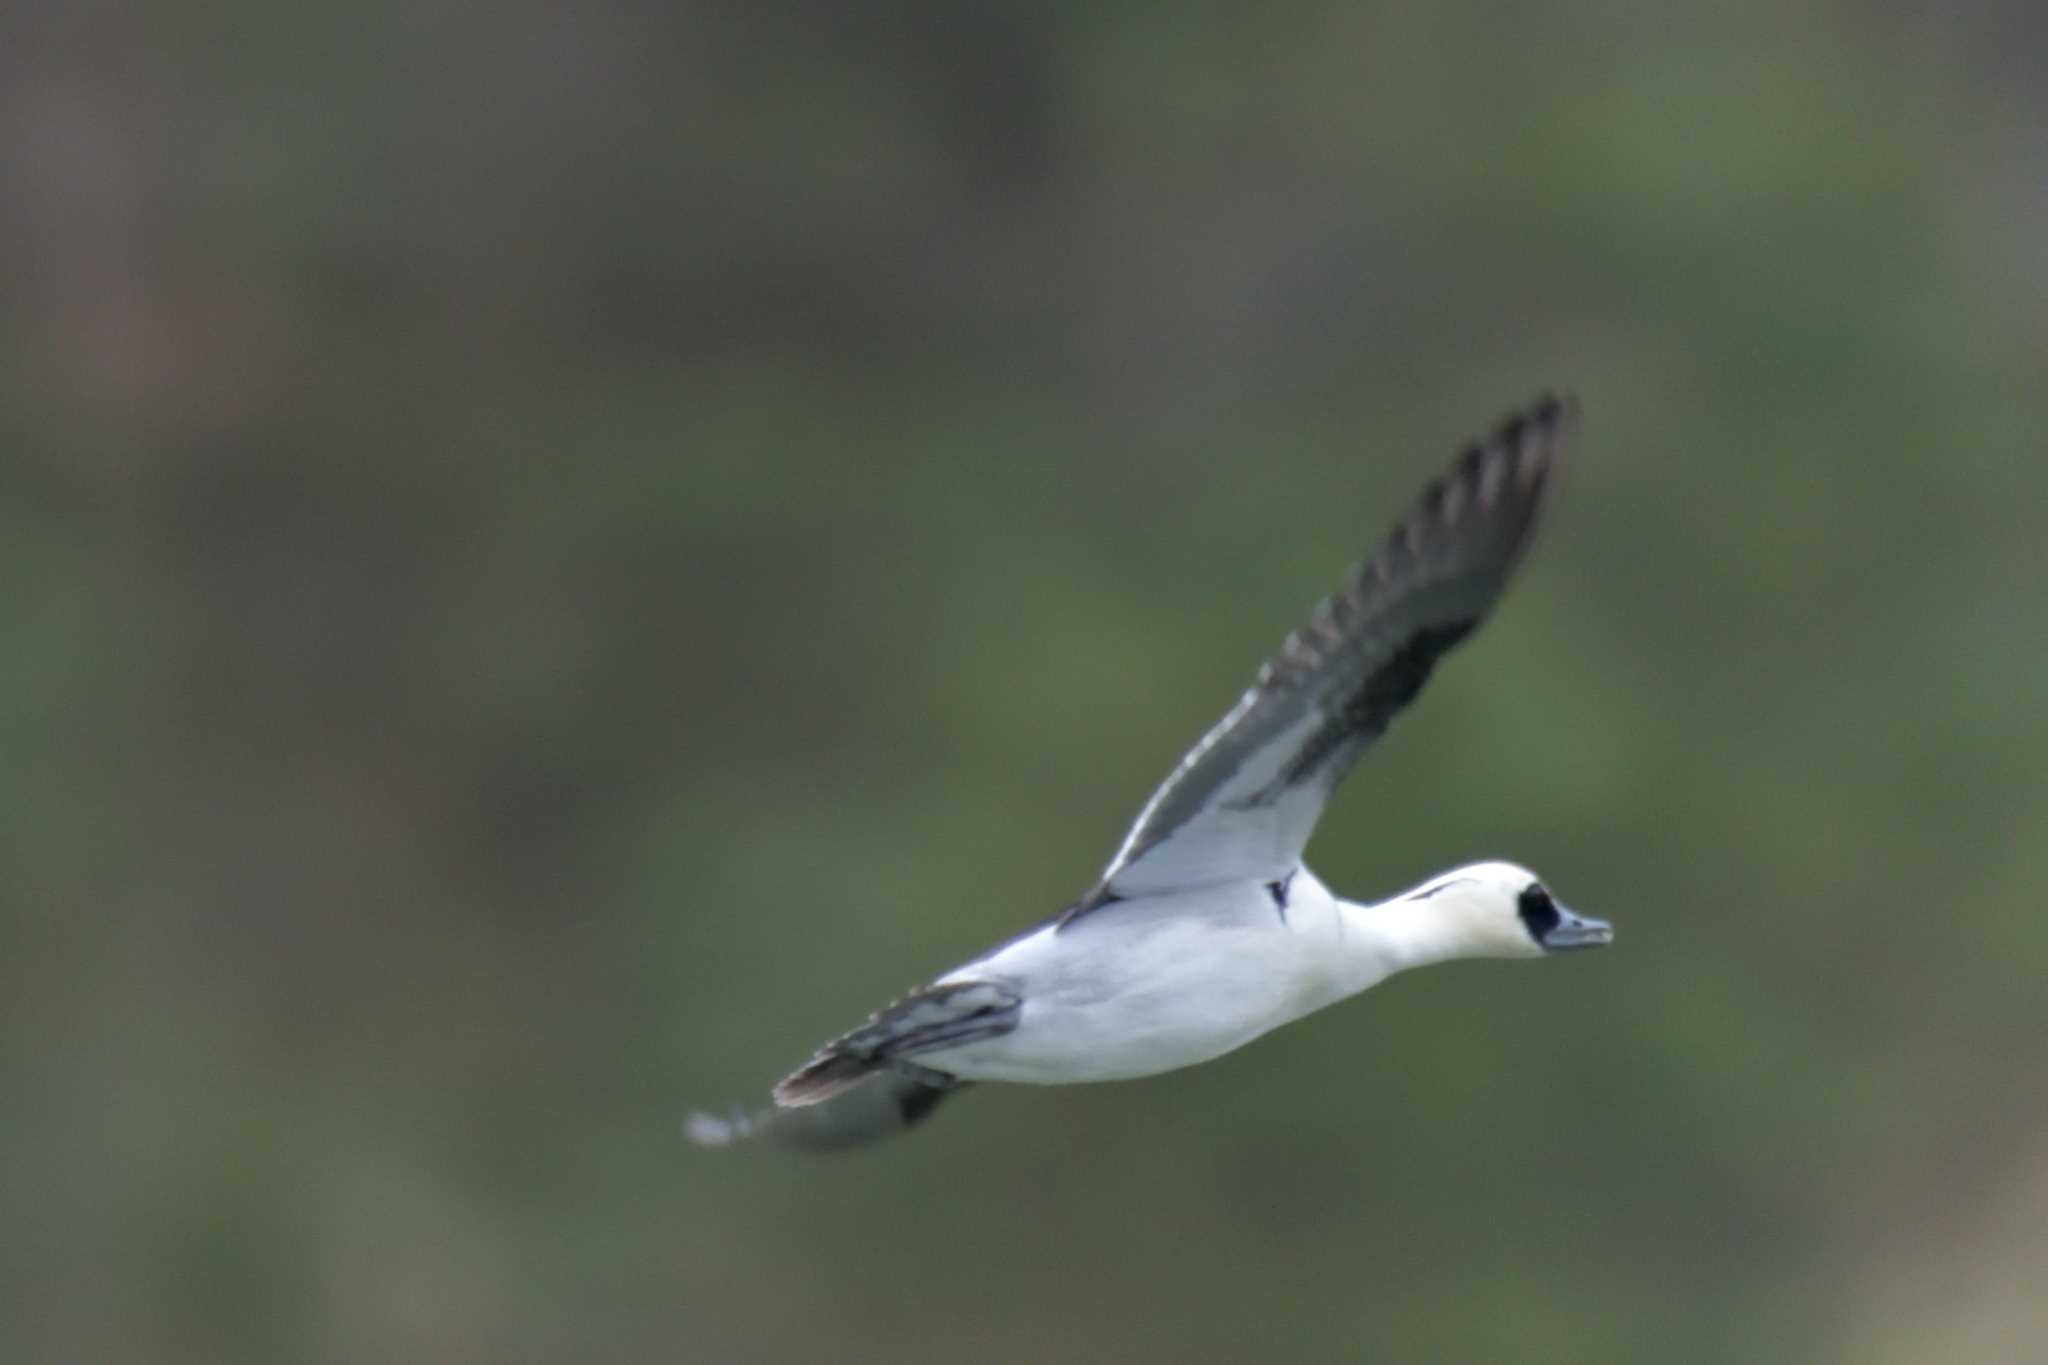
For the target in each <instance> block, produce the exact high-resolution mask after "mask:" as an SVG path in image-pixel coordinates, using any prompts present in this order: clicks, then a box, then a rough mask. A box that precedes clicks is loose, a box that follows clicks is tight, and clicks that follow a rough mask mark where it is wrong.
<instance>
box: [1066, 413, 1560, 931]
mask: <svg viewBox="0 0 2048 1365" xmlns="http://www.w3.org/2000/svg"><path fill="white" fill-rule="evenodd" d="M1577 412H1578V409H1577V405H1576V404H1575V403H1574V402H1573V401H1572V400H1571V399H1570V398H1569V397H1561V396H1545V397H1544V398H1542V399H1540V400H1538V401H1537V402H1536V403H1534V404H1532V405H1530V406H1529V407H1528V408H1527V409H1525V410H1524V411H1522V412H1518V413H1516V414H1514V415H1513V416H1511V417H1509V418H1507V419H1506V420H1505V421H1503V422H1501V423H1500V424H1499V425H1498V426H1497V427H1495V428H1494V430H1493V433H1492V434H1491V435H1490V436H1488V437H1487V438H1486V439H1485V440H1484V441H1481V442H1479V443H1476V444H1474V445H1472V446H1470V447H1468V448H1467V449H1466V450H1465V452H1464V453H1463V454H1462V455H1460V456H1459V457H1458V460H1457V462H1456V463H1455V464H1453V465H1452V466H1451V468H1450V469H1449V470H1448V471H1446V472H1445V473H1444V474H1443V475H1441V476H1440V477H1438V478H1437V479H1435V480H1434V481H1432V482H1431V483H1430V485H1429V486H1428V487H1427V488H1425V489H1424V490H1423V491H1422V496H1421V497H1419V498H1417V499H1416V501H1415V504H1414V506H1412V507H1411V508H1410V509H1409V511H1408V514H1407V516H1405V517H1404V518H1402V520H1401V521H1400V522H1399V523H1397V524H1396V525H1395V527H1394V529H1393V531H1392V532H1391V533H1389V534H1388V536H1387V538H1386V540H1385V541H1383V542H1382V543H1381V545H1380V547H1379V549H1378V550H1377V551H1376V552H1374V554H1373V555H1372V556H1371V557H1370V558H1369V559H1367V560H1365V561H1364V562H1363V563H1361V564H1359V565H1358V566H1357V567H1356V568H1354V569H1353V570H1352V571H1351V572H1350V574H1348V575H1347V576H1346V577H1345V579H1344V582H1343V583H1342V584H1341V585H1340V586H1339V587H1338V589H1337V591H1335V592H1334V593H1332V594H1331V595H1330V596H1328V597H1326V598H1324V599H1323V601H1322V602H1321V603H1320V604H1319V605H1318V606H1317V607H1316V609H1315V611H1314V612H1313V613H1312V614H1311V615H1310V617H1309V621H1308V624H1307V625H1306V626H1303V627H1302V628H1301V629H1300V630H1297V631H1295V632H1294V633H1293V634H1292V635H1290V636H1288V637H1287V640H1286V642H1285V643H1284V644H1282V645H1281V646H1280V652H1279V653H1278V654H1277V655H1275V656H1274V657H1273V658H1272V659H1271V660H1270V661H1268V662H1267V664H1266V665H1265V667H1264V668H1262V669H1260V670H1259V676H1258V679H1257V681H1255V682H1254V683H1253V684H1252V686H1251V689H1250V690H1249V691H1247V692H1246V693H1245V694H1244V696H1243V697H1242V698H1241V699H1240V700H1239V701H1238V703H1237V705H1236V706H1234V707H1232V708H1231V711H1230V714H1228V715H1226V716H1225V717H1224V718H1223V719H1222V720H1221V721H1219V722H1217V724H1216V726H1215V728H1214V729H1212V730H1210V731H1209V733H1208V734H1206V735H1204V736H1202V739H1201V742H1200V743H1198V744H1196V745H1195V747H1194V748H1193V749H1191V750H1189V751H1188V754H1187V757H1185V758H1183V759H1182V760H1181V761H1180V765H1179V766H1178V767H1176V768H1175V769H1174V770H1173V772H1172V773H1171V774H1170V775H1169V776H1168V777H1167V779H1166V781H1165V782H1163V783H1161V784H1160V787H1159V790H1158V791H1156V792H1154V793H1153V794H1152V799H1151V800H1150V801H1148V802H1146V803H1145V809H1144V810H1143V811H1141V812H1140V813H1139V815H1138V819H1137V822H1136V823H1135V824H1134V825H1132V826H1131V831H1130V833H1129V834H1128V835H1126V836H1125V838H1124V842H1123V847H1122V848H1120V849H1118V850H1117V854H1116V857H1114V858H1113V859H1111V860H1110V864H1109V867H1108V868H1107V869H1106V870H1105V871H1104V872H1103V874H1102V880H1101V881H1100V882H1099V883H1098V884H1097V885H1096V887H1095V889H1094V890H1092V891H1091V892H1089V894H1088V895H1087V896H1086V897H1084V898H1083V899H1082V900H1081V902H1080V903H1079V904H1077V905H1075V906H1074V907H1073V908H1072V909H1070V910H1069V911H1068V912H1067V915H1066V917H1065V918H1066V920H1071V919H1072V918H1073V917H1075V916H1076V915H1081V914H1085V913H1087V912H1088V911H1089V910H1091V909H1094V908H1095V907H1096V906H1099V905H1104V904H1107V903H1109V902H1111V901H1115V900H1120V899H1123V898H1126V897H1129V896H1138V895H1151V894H1157V893H1159V892H1164V891H1171V890H1177V889H1184V888H1188V887H1196V886H1205V885H1210V884H1213V883H1216V882H1223V881H1237V880H1247V881H1252V880H1256V881H1277V880H1279V879H1281V878H1283V877H1285V876H1287V874H1288V873H1290V872H1292V871H1293V870H1294V868H1295V867H1296V865H1297V864H1298V863H1299V861H1300V859H1301V851H1302V849H1303V847H1304V846H1305V845H1306V844H1307V843H1308V837H1309V834H1310V832H1311V831H1313V830H1314V829H1315V824H1316V819H1317V817H1319V816H1320V815H1321V814H1322V811H1323V803H1324V802H1325V801H1327V800H1328V799H1329V796H1330V793H1331V792H1332V791H1333V790H1335V789H1336V786H1337V784H1338V783H1339V782H1341V781H1343V779H1344V775H1345V774H1346V773H1348V772H1350V771H1351V766H1352V764H1354V763H1356V762H1357V761H1358V758H1359V755H1361V754H1363V753H1364V752H1365V751H1366V749H1367V748H1368V747H1370V746H1371V744H1372V742H1373V741H1374V740H1375V739H1377V738H1379V735H1380V733H1381V732H1382V731H1383V730H1385V729H1386V728H1387V724H1388V722H1390V721H1392V720H1393V718H1394V716H1395V714H1396V713H1397V712H1399V711H1400V709H1401V708H1402V707H1404V706H1406V705H1407V704H1408V703H1409V702H1410V701H1413V700H1414V698H1415V694H1416V693H1417V692H1419V691H1420V690H1421V689H1422V684H1423V683H1424V682H1425V681H1426V680H1427V679H1428V678H1429V673H1430V669H1432V668H1433V667H1435V665H1436V661H1437V660H1438V659H1440V658H1441V657H1443V655H1444V654H1445V653H1446V652H1447V651H1449V650H1450V649H1451V648H1452V647H1453V646H1455V645H1456V644H1457V643H1458V642H1459V641H1460V640H1462V639H1464V638H1465V637H1466V636H1467V635H1469V634H1471V633H1472V630H1473V629H1474V627H1476V626H1477V625H1478V624H1479V623H1480V621H1482V620H1484V619H1485V616H1486V613H1487V612H1488V611H1489V610H1490V609H1491V608H1492V607H1493V604H1494V602H1495V601H1496V600H1497V599H1498V598H1499V597H1500V594H1501V590H1502V589H1503V588H1505V587H1506V586H1507V582H1508V579H1509V577H1510V576H1511V575H1512V574H1513V573H1514V569H1515V565H1516V563H1517V562H1518V561H1519V560H1520V559H1521V557H1522V552H1523V550H1524V549H1525V548H1527V546H1528V544H1529V540H1530V535H1531V532H1532V531H1533V530H1534V529H1535V525H1536V521H1537V513H1538V511H1539V510H1540V509H1541V508H1542V505H1543V500H1544V493H1545V490H1546V489H1547V488H1548V487H1549V486H1550V483H1551V474H1552V472H1553V471H1554V470H1555V468H1556V467H1557V463H1558V460H1559V458H1560V455H1561V453H1562V449H1563V445H1564V441H1565V438H1566V436H1567V435H1568V434H1569V432H1570V430H1571V428H1572V426H1573V423H1574V421H1575V419H1576V417H1577ZM1063 922H1065V921H1063Z"/></svg>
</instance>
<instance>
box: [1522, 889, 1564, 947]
mask: <svg viewBox="0 0 2048 1365" xmlns="http://www.w3.org/2000/svg"><path fill="white" fill-rule="evenodd" d="M1515 909H1516V911H1517V912H1518V913H1519V914H1520V915H1521V917H1522V927H1523V928H1525V929H1527V930H1528V931H1529V937H1530V938H1533V939H1535V940H1536V941H1537V942H1538V943H1541V942H1543V936H1544V935H1545V934H1548V933H1549V932H1550V931H1551V930H1552V929H1555V928H1556V927H1557V922H1558V918H1559V916H1558V913H1557V902H1556V901H1554V900H1552V899H1550V892H1548V891H1546V890H1544V888H1543V883H1542V882H1530V883H1529V885H1528V886H1527V887H1526V888H1524V889H1523V891H1522V894H1521V897H1520V898H1519V899H1518V900H1516V902H1515Z"/></svg>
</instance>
